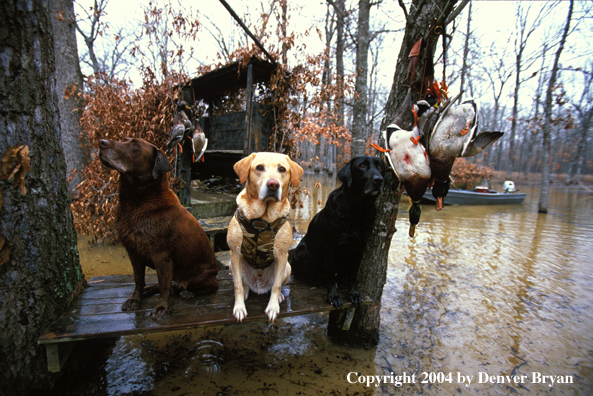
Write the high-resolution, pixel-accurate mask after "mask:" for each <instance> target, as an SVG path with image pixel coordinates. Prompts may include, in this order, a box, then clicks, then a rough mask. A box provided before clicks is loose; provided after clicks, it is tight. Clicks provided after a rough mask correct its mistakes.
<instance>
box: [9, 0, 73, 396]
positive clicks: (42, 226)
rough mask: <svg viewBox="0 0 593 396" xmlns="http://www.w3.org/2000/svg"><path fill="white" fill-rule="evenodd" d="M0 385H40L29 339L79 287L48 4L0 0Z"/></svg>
mask: <svg viewBox="0 0 593 396" xmlns="http://www.w3.org/2000/svg"><path fill="white" fill-rule="evenodd" d="M0 25H1V26H2V29H0V53H2V54H3V62H1V63H0V91H1V92H2V94H1V95H0V106H1V107H2V109H3V111H2V114H1V115H0V155H1V156H2V157H3V164H2V176H1V177H0V224H1V229H0V301H1V302H2V303H1V304H0V326H1V327H2V337H0V378H1V380H0V383H2V390H1V391H0V392H2V393H3V394H6V395H22V394H27V393H28V392H29V391H30V390H31V389H34V388H37V389H48V388H49V387H50V386H51V383H50V382H51V381H52V380H55V376H51V375H50V373H49V372H48V370H47V362H46V360H45V347H42V346H39V345H37V340H38V338H39V336H40V335H41V333H42V332H43V331H44V330H45V329H46V327H47V326H48V325H49V324H50V323H51V322H52V321H54V320H55V319H57V317H58V316H59V315H60V314H61V313H62V311H63V310H64V309H66V307H67V306H68V305H69V304H70V302H71V301H72V300H73V299H74V298H75V297H76V296H77V295H78V292H79V291H80V290H81V289H82V286H83V284H84V276H83V274H82V271H81V268H80V264H79V260H78V250H77V248H76V232H75V231H74V226H73V221H72V213H71V212H70V195H69V193H68V186H67V183H66V163H65V161H64V154H63V151H62V148H61V146H60V123H59V113H58V104H57V97H56V91H55V89H56V86H55V76H54V65H55V61H54V46H53V38H52V28H51V22H50V13H49V8H48V3H47V2H46V1H41V0H30V1H24V0H6V1H2V2H0Z"/></svg>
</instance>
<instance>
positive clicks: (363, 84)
mask: <svg viewBox="0 0 593 396" xmlns="http://www.w3.org/2000/svg"><path fill="white" fill-rule="evenodd" d="M370 11H371V4H370V1H369V0H359V2H358V30H357V34H356V82H355V83H354V87H355V90H356V94H357V96H358V97H357V98H356V100H355V101H354V106H353V107H352V115H353V120H352V144H351V151H350V155H351V156H352V158H354V157H358V156H360V155H364V149H365V143H366V129H367V125H366V120H367V78H368V77H367V74H368V58H369V18H370Z"/></svg>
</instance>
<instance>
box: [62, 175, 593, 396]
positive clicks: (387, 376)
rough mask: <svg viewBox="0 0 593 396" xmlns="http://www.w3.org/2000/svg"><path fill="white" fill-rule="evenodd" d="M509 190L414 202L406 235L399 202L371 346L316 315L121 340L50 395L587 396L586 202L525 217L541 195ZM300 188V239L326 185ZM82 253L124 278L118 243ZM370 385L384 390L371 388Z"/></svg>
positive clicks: (590, 306) (589, 285)
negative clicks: (414, 215)
mask: <svg viewBox="0 0 593 396" xmlns="http://www.w3.org/2000/svg"><path fill="white" fill-rule="evenodd" d="M317 181H319V182H320V184H321V186H320V187H315V182H317ZM517 185H518V186H517V187H518V188H520V189H521V191H522V192H527V194H528V195H527V199H526V201H525V202H524V203H523V204H522V205H509V206H463V207H462V206H446V207H445V209H444V210H443V211H441V212H439V213H437V212H436V211H435V210H434V207H433V206H431V205H423V206H422V218H421V222H420V224H419V226H418V228H417V230H416V237H415V238H414V239H411V238H409V237H408V233H407V230H408V220H407V208H408V206H409V204H408V202H407V199H406V198H403V199H402V203H401V204H400V213H399V217H398V223H397V228H398V231H397V232H396V234H395V235H394V237H393V241H392V245H391V250H390V256H389V269H388V277H387V284H386V286H385V291H384V295H383V301H382V308H381V318H382V319H381V321H382V323H381V340H380V343H379V345H378V346H377V347H376V348H371V349H367V350H365V349H353V348H345V347H340V346H336V345H333V344H332V343H331V341H329V339H328V338H327V337H326V335H325V332H326V326H327V320H328V319H327V315H326V314H316V315H307V316H301V317H293V318H288V319H281V320H277V321H276V323H274V324H271V325H269V324H267V323H255V324H245V325H237V326H227V327H214V328H209V329H204V330H195V331H190V332H187V331H186V332H179V333H173V334H168V335H150V336H146V337H144V336H134V337H122V338H120V339H118V340H116V341H115V343H114V344H111V345H110V346H109V348H108V350H107V352H106V355H105V356H102V357H98V358H97V361H98V362H97V366H96V367H97V368H96V370H94V371H91V372H89V373H85V381H84V385H83V386H78V385H74V384H72V383H66V382H64V383H62V384H61V385H60V386H59V387H60V388H61V389H59V390H57V391H58V392H59V394H64V395H66V394H80V395H82V394H100V395H128V394H129V395H131V394H134V395H138V394H146V395H196V394H207V395H214V394H217V395H234V394H269V395H274V394H288V395H293V394H294V395H296V394H303V395H316V394H336V395H337V394H343V395H352V394H364V395H367V394H368V395H374V394H377V395H378V394H404V395H417V394H429V395H453V394H455V395H457V394H480V395H507V394H519V395H539V394H552V395H575V394H577V395H578V394H580V395H589V394H591V390H592V389H593V330H592V329H593V275H592V273H593V272H592V271H591V265H592V264H593V260H592V259H591V257H592V256H593V194H592V193H591V192H589V191H587V190H583V189H580V190H576V189H566V188H565V187H557V188H554V189H553V191H552V195H551V199H550V213H549V214H547V215H544V214H538V213H537V203H538V197H539V189H538V188H537V187H523V186H521V185H520V183H517ZM302 186H303V187H304V188H306V190H307V191H308V192H309V193H310V195H309V196H306V197H304V198H303V203H304V207H303V208H302V209H298V210H296V211H294V213H293V214H292V219H293V223H294V224H295V225H296V226H297V228H298V229H299V230H300V231H305V230H306V227H307V224H308V222H309V221H310V219H311V218H312V216H313V215H314V214H315V213H316V212H317V211H318V210H319V209H320V208H321V207H322V204H323V203H325V200H326V198H327V195H328V194H329V192H330V191H331V190H332V189H333V188H334V187H335V182H334V180H333V178H328V177H326V176H320V175H314V174H306V175H305V177H304V183H303V185H302ZM320 200H321V205H320V204H319V201H320ZM80 257H81V261H82V264H83V270H84V272H85V275H87V278H90V276H92V275H111V274H131V273H132V269H131V265H130V264H129V261H128V259H127V256H126V253H125V251H124V250H123V249H122V248H121V247H120V246H98V247H93V248H91V247H89V246H88V245H87V244H85V243H84V241H82V240H81V244H80ZM355 373H356V374H355ZM370 376H382V378H381V381H382V382H387V383H382V384H380V385H378V386H376V384H377V379H374V383H371V379H373V378H371V377H370ZM552 376H553V377H552ZM469 380H471V383H470V384H469V385H468V381H469ZM509 381H510V383H509ZM544 381H545V383H542V382H544ZM552 381H554V383H553V385H552V383H551V382H552ZM350 382H353V383H350ZM361 382H364V383H361ZM89 384H91V385H92V386H90V385H89ZM367 384H368V386H367ZM466 385H468V386H466Z"/></svg>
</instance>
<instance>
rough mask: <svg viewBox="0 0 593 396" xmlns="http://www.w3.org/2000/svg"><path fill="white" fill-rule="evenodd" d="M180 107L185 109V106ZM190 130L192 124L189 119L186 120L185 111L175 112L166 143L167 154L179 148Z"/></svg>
mask: <svg viewBox="0 0 593 396" xmlns="http://www.w3.org/2000/svg"><path fill="white" fill-rule="evenodd" d="M180 103H185V102H180ZM182 106H185V107H187V105H182ZM177 108H178V109H179V104H177ZM188 108H189V107H188ZM191 129H192V123H191V121H190V120H189V118H187V115H186V114H185V111H183V110H179V111H177V112H176V113H175V116H173V128H171V132H170V133H169V140H168V141H167V153H170V152H171V151H173V149H174V148H175V147H177V146H178V145H179V146H180V147H181V141H182V140H183V138H184V137H185V136H186V135H187V134H188V133H189V131H190V130H191ZM180 151H181V149H180Z"/></svg>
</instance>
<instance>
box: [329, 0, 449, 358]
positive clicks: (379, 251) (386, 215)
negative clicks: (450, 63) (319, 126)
mask: <svg viewBox="0 0 593 396" xmlns="http://www.w3.org/2000/svg"><path fill="white" fill-rule="evenodd" d="M454 5H455V2H448V3H447V5H446V6H442V4H440V5H439V6H437V5H436V4H435V3H434V2H424V1H423V0H413V2H412V6H411V10H413V12H411V13H410V14H409V15H408V17H407V19H406V29H405V34H404V39H403V42H402V46H401V49H400V53H399V56H398V61H397V65H396V69H395V73H394V77H393V85H392V87H391V92H390V94H389V98H388V100H387V104H386V108H385V113H386V115H385V118H384V119H383V122H382V124H381V129H382V130H383V129H384V128H386V127H387V125H389V123H390V122H391V121H392V120H393V118H394V116H395V114H396V112H397V110H398V108H399V107H400V105H401V104H402V103H403V101H404V98H405V96H406V92H407V90H408V86H409V83H410V82H409V81H407V80H406V74H407V67H408V54H409V53H410V50H411V49H412V47H413V45H414V43H416V42H417V41H418V40H419V39H420V38H421V37H424V36H425V35H426V34H427V33H428V31H429V29H430V25H431V23H432V22H433V20H434V19H437V23H438V24H442V23H443V21H445V20H446V18H447V16H448V15H449V14H450V13H451V11H452V9H453V6H454ZM431 43H432V45H434V46H436V43H437V40H432V41H431ZM433 50H434V48H433ZM398 184H399V181H398V180H397V178H396V177H395V174H394V172H393V171H392V170H391V169H388V170H387V172H386V177H385V182H384V190H383V193H382V194H381V195H380V196H379V198H378V199H377V202H376V205H377V208H378V209H377V217H376V219H375V222H374V226H373V232H372V234H371V236H370V237H369V239H368V241H367V244H366V248H365V253H364V256H363V258H362V261H361V264H360V270H359V272H358V284H359V291H360V293H361V295H366V296H369V297H370V298H371V299H372V300H373V304H372V305H370V306H362V307H359V308H356V312H355V314H354V318H353V320H352V324H351V326H350V330H348V331H346V330H342V327H341V323H340V319H341V317H342V316H343V314H344V313H343V312H344V311H343V310H337V311H332V312H331V313H330V320H329V326H328V334H329V335H330V337H331V338H332V339H333V340H334V341H335V342H337V343H340V344H346V345H352V346H356V347H370V346H375V345H377V343H378V342H379V327H380V324H381V316H380V314H381V298H382V295H383V286H384V285H385V282H386V279H387V259H388V253H389V247H390V245H391V239H392V236H393V233H394V232H395V220H396V218H397V207H398V204H399V196H398V195H397V191H396V190H397V186H398Z"/></svg>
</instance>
